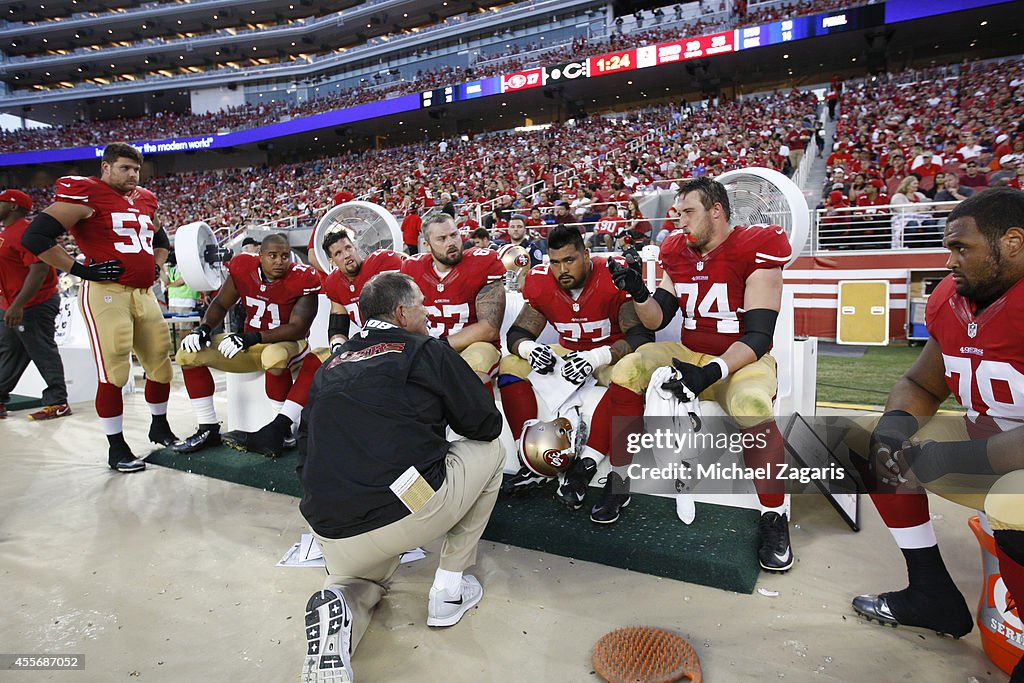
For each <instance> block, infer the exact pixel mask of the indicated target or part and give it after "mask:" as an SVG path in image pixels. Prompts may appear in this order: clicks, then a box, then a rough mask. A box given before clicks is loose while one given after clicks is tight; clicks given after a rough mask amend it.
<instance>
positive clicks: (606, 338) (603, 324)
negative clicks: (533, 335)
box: [523, 256, 631, 351]
mask: <svg viewBox="0 0 1024 683" xmlns="http://www.w3.org/2000/svg"><path fill="white" fill-rule="evenodd" d="M590 260H591V263H593V266H594V267H593V270H591V271H590V277H588V278H587V281H586V282H585V283H583V290H582V291H581V292H580V295H579V296H578V297H577V298H576V299H573V298H572V294H571V293H569V292H567V291H565V289H563V288H562V286H561V285H559V284H558V281H557V280H555V278H554V277H552V275H551V272H550V269H549V267H548V265H547V264H544V265H540V266H534V267H533V268H532V269H531V270H530V272H529V273H527V274H526V281H525V282H524V283H523V301H525V302H526V303H528V304H530V306H532V307H533V308H534V309H535V310H536V311H537V312H538V313H540V314H541V315H543V316H544V317H545V318H547V321H548V322H549V323H550V324H551V326H552V327H554V328H555V329H556V330H558V343H559V344H560V345H561V346H564V347H565V348H567V349H569V350H571V351H590V350H591V349H596V348H597V347H599V346H609V345H611V344H614V343H615V342H617V341H619V340H620V339H622V338H623V337H624V336H625V334H624V333H623V331H622V330H621V329H620V328H619V309H620V308H622V304H624V303H625V302H627V301H629V300H630V299H631V297H630V296H629V294H627V293H626V292H624V291H622V290H621V289H619V288H618V287H616V286H615V283H614V282H612V276H611V273H609V272H608V257H607V256H592V257H591V259H590ZM618 260H619V262H620V263H622V265H625V261H623V260H622V259H618Z"/></svg>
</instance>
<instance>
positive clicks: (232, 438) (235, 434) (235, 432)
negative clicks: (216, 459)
mask: <svg viewBox="0 0 1024 683" xmlns="http://www.w3.org/2000/svg"><path fill="white" fill-rule="evenodd" d="M252 434H253V433H252V432H246V431H242V430H241V429H232V430H231V431H230V432H224V433H223V434H221V435H220V440H221V442H222V443H223V444H224V445H225V446H229V447H231V448H233V449H235V450H236V451H239V452H240V453H248V452H249V437H250V436H252Z"/></svg>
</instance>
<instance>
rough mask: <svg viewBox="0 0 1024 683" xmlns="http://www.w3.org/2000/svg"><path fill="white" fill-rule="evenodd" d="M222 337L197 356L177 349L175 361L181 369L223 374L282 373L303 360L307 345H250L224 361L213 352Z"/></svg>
mask: <svg viewBox="0 0 1024 683" xmlns="http://www.w3.org/2000/svg"><path fill="white" fill-rule="evenodd" d="M225 336H226V335H223V334H218V335H215V336H214V337H213V342H212V343H211V344H210V345H209V346H207V347H206V348H205V349H202V350H200V351H199V352H198V353H192V352H191V351H186V350H185V349H184V348H180V349H178V354H177V356H176V358H175V359H176V360H177V362H178V365H180V366H181V367H183V368H190V367H208V368H214V369H216V370H222V371H224V372H262V371H264V370H284V369H285V368H290V367H292V366H293V365H295V364H296V363H298V362H299V361H300V360H302V359H303V358H305V356H306V352H307V351H308V349H309V343H308V342H307V341H306V340H305V339H303V340H301V341H286V342H274V343H273V344H254V345H253V346H250V347H249V348H247V349H246V350H245V351H240V352H238V353H237V354H235V357H234V358H227V357H225V356H224V354H223V353H221V352H220V350H219V349H218V348H217V347H218V346H220V343H221V341H223V340H224V337H225Z"/></svg>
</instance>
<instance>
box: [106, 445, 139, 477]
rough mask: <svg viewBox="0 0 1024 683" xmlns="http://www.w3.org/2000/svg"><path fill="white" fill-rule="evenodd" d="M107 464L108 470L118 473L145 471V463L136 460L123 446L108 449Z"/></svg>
mask: <svg viewBox="0 0 1024 683" xmlns="http://www.w3.org/2000/svg"><path fill="white" fill-rule="evenodd" d="M107 464H108V465H109V466H110V469H112V470H117V471H118V472H141V471H142V470H144V469H146V463H145V461H143V460H139V459H138V458H136V457H135V456H134V455H133V454H132V452H131V450H130V449H128V448H126V447H125V446H124V445H121V446H111V447H110V451H109V452H108V454H107Z"/></svg>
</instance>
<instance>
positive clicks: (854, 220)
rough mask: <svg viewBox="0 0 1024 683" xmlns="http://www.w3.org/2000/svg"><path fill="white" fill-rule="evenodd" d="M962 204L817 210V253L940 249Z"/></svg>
mask: <svg viewBox="0 0 1024 683" xmlns="http://www.w3.org/2000/svg"><path fill="white" fill-rule="evenodd" d="M958 203H959V202H920V203H917V204H886V205H884V206H870V207H861V206H854V207H848V208H846V207H844V208H836V209H816V210H814V220H813V221H812V222H811V228H812V234H811V240H810V241H809V243H810V245H811V249H812V251H813V253H817V252H828V251H839V250H848V249H879V250H892V249H921V248H931V249H937V248H941V247H942V233H943V230H944V229H945V227H946V216H948V215H949V212H950V211H951V210H952V209H953V207H954V206H956V205H957V204H958Z"/></svg>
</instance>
